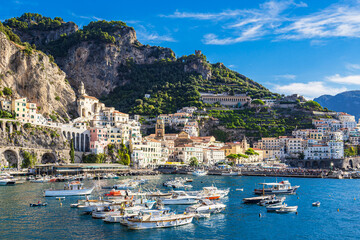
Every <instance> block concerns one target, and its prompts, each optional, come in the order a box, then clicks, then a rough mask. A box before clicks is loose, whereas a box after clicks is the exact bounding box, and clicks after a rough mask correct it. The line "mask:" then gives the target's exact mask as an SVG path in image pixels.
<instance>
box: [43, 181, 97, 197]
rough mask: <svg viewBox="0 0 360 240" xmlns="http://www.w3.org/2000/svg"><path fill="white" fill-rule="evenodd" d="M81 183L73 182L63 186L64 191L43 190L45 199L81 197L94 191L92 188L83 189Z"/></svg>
mask: <svg viewBox="0 0 360 240" xmlns="http://www.w3.org/2000/svg"><path fill="white" fill-rule="evenodd" d="M83 185H84V184H83V183H81V182H79V181H73V182H70V183H68V184H67V185H66V184H65V187H64V189H58V190H56V189H48V190H45V197H59V196H83V195H89V194H91V193H92V191H93V190H94V187H92V188H84V187H83Z"/></svg>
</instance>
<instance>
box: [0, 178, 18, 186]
mask: <svg viewBox="0 0 360 240" xmlns="http://www.w3.org/2000/svg"><path fill="white" fill-rule="evenodd" d="M15 184H16V180H15V179H11V178H2V179H0V186H9V185H15Z"/></svg>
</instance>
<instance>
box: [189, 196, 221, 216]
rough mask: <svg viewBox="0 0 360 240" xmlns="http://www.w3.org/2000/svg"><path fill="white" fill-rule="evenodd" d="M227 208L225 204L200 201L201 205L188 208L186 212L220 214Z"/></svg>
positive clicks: (206, 200)
mask: <svg viewBox="0 0 360 240" xmlns="http://www.w3.org/2000/svg"><path fill="white" fill-rule="evenodd" d="M225 208H226V205H225V204H222V203H214V202H212V201H210V200H208V199H203V200H200V203H199V204H195V205H193V206H190V207H187V208H186V209H185V211H186V212H195V213H220V212H222V211H224V210H225Z"/></svg>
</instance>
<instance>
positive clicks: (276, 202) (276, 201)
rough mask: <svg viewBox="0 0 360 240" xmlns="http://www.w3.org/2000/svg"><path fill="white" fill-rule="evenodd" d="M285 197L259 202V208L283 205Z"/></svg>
mask: <svg viewBox="0 0 360 240" xmlns="http://www.w3.org/2000/svg"><path fill="white" fill-rule="evenodd" d="M285 199H286V198H285V197H280V198H277V197H274V198H273V199H267V200H261V201H260V202H259V205H260V206H267V205H271V204H278V203H280V204H281V203H283V202H284V201H285Z"/></svg>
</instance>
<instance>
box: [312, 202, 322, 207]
mask: <svg viewBox="0 0 360 240" xmlns="http://www.w3.org/2000/svg"><path fill="white" fill-rule="evenodd" d="M312 205H313V207H320V202H319V201H317V202H313V203H312Z"/></svg>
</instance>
